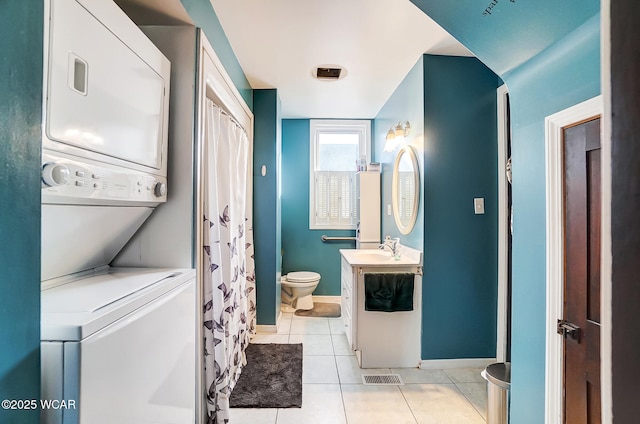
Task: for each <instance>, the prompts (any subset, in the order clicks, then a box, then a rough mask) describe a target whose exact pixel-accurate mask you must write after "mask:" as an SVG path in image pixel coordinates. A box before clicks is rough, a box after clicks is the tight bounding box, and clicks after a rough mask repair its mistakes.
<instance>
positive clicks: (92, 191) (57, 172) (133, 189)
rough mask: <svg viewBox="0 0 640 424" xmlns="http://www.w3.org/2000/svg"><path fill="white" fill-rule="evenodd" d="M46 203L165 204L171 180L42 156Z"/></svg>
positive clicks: (99, 165)
mask: <svg viewBox="0 0 640 424" xmlns="http://www.w3.org/2000/svg"><path fill="white" fill-rule="evenodd" d="M42 201H43V203H64V204H75V203H83V204H84V203H86V204H122V203H129V202H135V203H145V204H146V203H149V204H151V203H153V204H157V203H161V202H166V201H167V180H166V179H165V178H162V177H159V176H157V175H152V174H148V173H145V172H139V171H135V170H130V169H126V168H122V167H117V166H113V165H109V164H105V163H100V162H97V161H90V160H87V159H82V160H81V161H80V160H77V159H72V158H71V156H67V155H65V156H61V155H59V154H56V155H52V154H49V153H46V152H43V154H42Z"/></svg>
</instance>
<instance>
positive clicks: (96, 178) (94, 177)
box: [91, 174, 100, 180]
mask: <svg viewBox="0 0 640 424" xmlns="http://www.w3.org/2000/svg"><path fill="white" fill-rule="evenodd" d="M91 178H93V179H94V180H99V179H100V175H98V174H91Z"/></svg>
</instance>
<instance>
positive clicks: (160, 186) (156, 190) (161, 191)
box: [153, 182, 167, 197]
mask: <svg viewBox="0 0 640 424" xmlns="http://www.w3.org/2000/svg"><path fill="white" fill-rule="evenodd" d="M153 194H154V195H155V196H156V197H163V196H165V195H166V194H167V185H166V184H165V183H163V182H159V183H156V185H155V186H154V187H153Z"/></svg>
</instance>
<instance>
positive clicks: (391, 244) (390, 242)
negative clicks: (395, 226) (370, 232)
mask: <svg viewBox="0 0 640 424" xmlns="http://www.w3.org/2000/svg"><path fill="white" fill-rule="evenodd" d="M385 248H388V249H389V250H391V253H392V254H393V258H394V259H395V260H396V261H398V260H400V239H399V238H393V239H392V238H391V237H389V236H387V237H386V238H385V239H384V243H382V244H380V245H379V246H378V249H380V250H384V249H385Z"/></svg>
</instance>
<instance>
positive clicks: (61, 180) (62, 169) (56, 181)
mask: <svg viewBox="0 0 640 424" xmlns="http://www.w3.org/2000/svg"><path fill="white" fill-rule="evenodd" d="M42 181H44V183H45V184H46V185H48V186H50V187H54V186H59V185H63V184H67V183H68V182H69V168H67V167H66V166H65V165H59V164H56V163H48V164H46V165H45V166H44V167H43V168H42Z"/></svg>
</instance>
